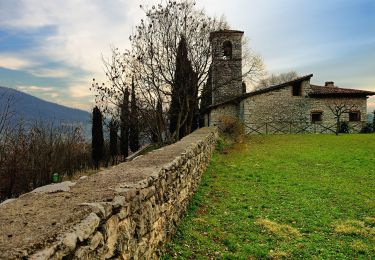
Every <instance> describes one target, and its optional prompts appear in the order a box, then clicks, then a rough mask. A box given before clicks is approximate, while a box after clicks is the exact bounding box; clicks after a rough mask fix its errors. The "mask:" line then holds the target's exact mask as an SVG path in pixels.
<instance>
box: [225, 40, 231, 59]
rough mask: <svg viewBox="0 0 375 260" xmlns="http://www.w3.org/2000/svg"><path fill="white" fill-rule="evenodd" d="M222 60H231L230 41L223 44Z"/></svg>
mask: <svg viewBox="0 0 375 260" xmlns="http://www.w3.org/2000/svg"><path fill="white" fill-rule="evenodd" d="M223 59H225V60H230V59H232V43H231V42H230V41H225V42H224V43H223Z"/></svg>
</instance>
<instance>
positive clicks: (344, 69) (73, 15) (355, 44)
mask: <svg viewBox="0 0 375 260" xmlns="http://www.w3.org/2000/svg"><path fill="white" fill-rule="evenodd" d="M160 2H163V1H161V0H147V1H145V0H143V1H140V0H50V1H45V0H0V86H6V87H11V88H15V89H18V90H21V91H24V92H27V93H29V94H32V95H34V96H37V97H40V98H43V99H45V100H48V101H52V102H55V103H58V104H62V105H66V106H71V107H75V108H81V109H84V110H90V109H91V108H92V106H93V99H94V98H93V94H92V93H91V92H90V91H89V87H90V85H91V83H92V78H96V79H98V80H97V81H104V80H105V77H104V72H103V63H102V57H109V55H110V49H111V46H115V47H118V48H119V49H126V48H128V47H129V35H130V34H131V33H132V32H133V30H134V28H135V26H136V25H137V24H138V23H139V22H140V19H142V18H143V17H144V13H143V11H142V10H141V9H140V8H139V5H140V4H142V5H151V4H153V3H157V4H158V3H160ZM196 2H197V6H198V7H199V8H204V9H205V10H206V12H207V13H208V15H210V16H217V17H219V16H221V15H224V16H225V17H226V20H227V21H228V22H229V24H230V25H231V28H232V29H236V30H242V31H244V32H245V36H246V37H247V38H248V39H249V43H250V46H251V48H252V49H253V50H254V51H255V52H256V53H258V54H259V55H261V56H262V58H263V61H264V63H265V65H266V69H267V71H268V72H269V73H283V72H288V71H291V70H293V71H296V72H297V73H298V74H299V75H306V74H310V73H313V74H314V76H313V78H312V80H311V82H312V83H313V84H317V85H324V82H325V81H334V82H335V85H337V86H340V87H347V88H355V89H363V90H371V91H375V1H374V0H355V1H353V0H314V1H311V0H283V1H280V0H231V1H228V0H227V1H223V0H197V1H196ZM368 108H369V111H372V110H374V109H375V97H372V98H370V99H369V100H368Z"/></svg>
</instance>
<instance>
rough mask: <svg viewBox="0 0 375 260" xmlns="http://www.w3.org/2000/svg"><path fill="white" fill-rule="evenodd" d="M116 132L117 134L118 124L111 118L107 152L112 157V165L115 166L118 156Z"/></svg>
mask: <svg viewBox="0 0 375 260" xmlns="http://www.w3.org/2000/svg"><path fill="white" fill-rule="evenodd" d="M117 132H118V124H117V122H116V120H114V119H113V118H112V119H111V121H110V122H109V152H110V155H111V157H112V164H115V162H116V156H117V155H118V148H117V145H118V143H117Z"/></svg>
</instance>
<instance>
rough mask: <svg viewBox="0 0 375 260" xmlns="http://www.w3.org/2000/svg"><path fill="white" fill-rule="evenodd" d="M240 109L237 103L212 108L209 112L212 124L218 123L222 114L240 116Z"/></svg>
mask: <svg viewBox="0 0 375 260" xmlns="http://www.w3.org/2000/svg"><path fill="white" fill-rule="evenodd" d="M239 114H240V111H239V109H238V105H235V104H225V105H222V106H219V107H217V109H212V110H211V111H210V114H209V119H208V120H209V122H210V125H218V124H219V120H220V117H221V116H230V117H238V116H239Z"/></svg>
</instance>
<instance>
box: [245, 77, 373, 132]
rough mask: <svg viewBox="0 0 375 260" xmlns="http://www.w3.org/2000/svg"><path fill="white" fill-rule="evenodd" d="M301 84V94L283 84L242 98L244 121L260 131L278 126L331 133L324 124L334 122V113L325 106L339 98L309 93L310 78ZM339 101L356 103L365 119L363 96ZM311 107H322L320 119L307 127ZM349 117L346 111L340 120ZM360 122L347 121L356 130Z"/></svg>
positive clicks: (289, 129)
mask: <svg viewBox="0 0 375 260" xmlns="http://www.w3.org/2000/svg"><path fill="white" fill-rule="evenodd" d="M301 84H302V95H301V96H293V95H292V86H286V87H284V88H281V89H277V90H273V91H269V92H265V93H262V94H258V95H255V96H250V97H248V98H246V99H245V100H243V101H242V105H243V107H244V109H243V121H244V123H245V125H247V126H250V127H252V128H253V129H254V128H255V129H257V130H258V132H261V133H265V132H266V131H268V133H272V129H273V131H275V132H277V131H278V129H280V130H283V131H285V132H292V133H296V132H299V131H300V130H301V129H304V131H303V132H316V131H317V132H323V133H332V131H330V130H328V129H325V128H324V127H332V125H334V124H335V123H336V119H335V116H334V114H333V113H332V112H331V111H330V109H329V107H328V106H329V105H332V104H333V103H334V102H335V101H337V100H338V99H334V98H312V97H309V96H308V94H309V92H310V91H311V88H310V82H309V80H306V81H303V82H302V83H301ZM340 101H343V102H347V103H348V104H354V105H356V107H357V108H356V110H358V111H360V113H361V120H362V121H366V106H367V99H366V98H349V99H345V98H340ZM313 111H321V112H322V120H323V121H322V122H319V123H317V124H315V125H312V124H311V125H310V126H308V127H307V125H306V123H308V124H310V122H311V112H313ZM348 120H349V115H348V113H344V114H343V115H342V117H341V121H348ZM265 123H268V124H269V126H270V127H269V128H268V129H266V126H265ZM362 123H363V122H349V125H350V126H351V127H352V128H353V129H354V130H355V131H359V130H360V129H361V126H362ZM262 125H263V126H262ZM332 129H334V128H332ZM269 130H270V131H269Z"/></svg>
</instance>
